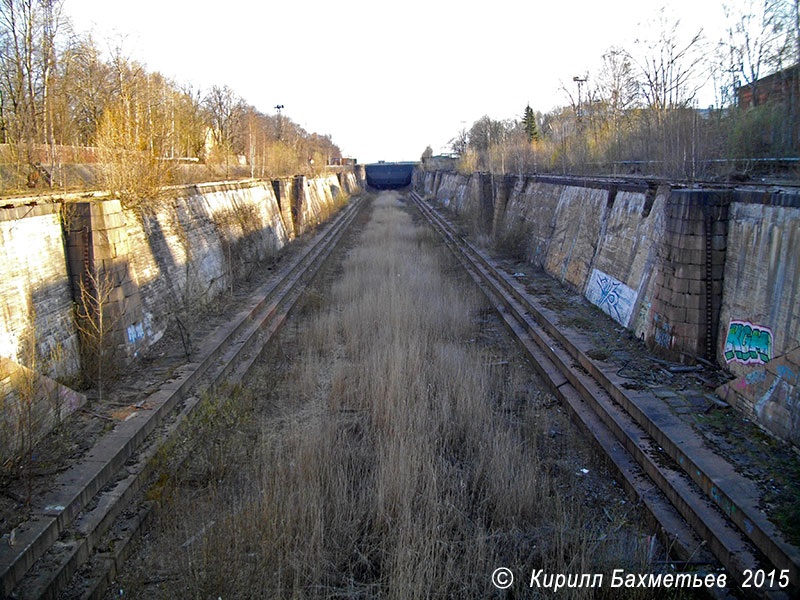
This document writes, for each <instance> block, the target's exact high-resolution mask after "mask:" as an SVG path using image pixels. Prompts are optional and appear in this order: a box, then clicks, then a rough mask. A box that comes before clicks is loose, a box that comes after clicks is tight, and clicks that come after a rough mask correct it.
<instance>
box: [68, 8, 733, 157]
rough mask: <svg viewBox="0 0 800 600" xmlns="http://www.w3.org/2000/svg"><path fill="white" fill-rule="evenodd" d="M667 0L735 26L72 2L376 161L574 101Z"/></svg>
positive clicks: (589, 13)
mask: <svg viewBox="0 0 800 600" xmlns="http://www.w3.org/2000/svg"><path fill="white" fill-rule="evenodd" d="M664 4H669V11H671V13H672V14H674V15H677V16H679V17H680V18H681V19H682V26H683V27H684V28H685V29H686V30H687V32H688V31H690V30H691V31H695V30H697V29H699V28H700V27H704V28H705V30H706V33H707V35H708V36H709V37H710V38H713V39H716V37H717V36H718V35H719V33H720V31H721V30H722V28H723V27H724V26H723V23H722V20H723V11H722V4H721V3H720V2H714V1H708V0H669V1H667V0H605V1H604V2H597V1H588V2H587V1H583V0H571V1H564V0H562V1H553V0H550V1H547V2H532V1H530V0H528V1H527V2H525V1H523V2H520V1H519V0H516V1H513V2H512V1H508V0H495V1H490V0H482V1H481V2H471V1H469V0H460V1H457V2H455V1H454V2H449V1H448V2H443V1H439V0H427V1H420V0H401V1H395V2H391V3H390V2H383V1H380V0H372V1H369V2H368V1H363V0H351V1H347V2H341V1H336V0H330V1H327V2H318V1H311V2H308V1H306V2H304V1H302V0H282V1H280V2H275V1H274V0H269V1H267V2H237V1H236V0H228V1H227V2H220V1H219V0H216V1H214V2H211V1H206V0H193V1H191V2H188V1H187V2H184V1H182V0H136V1H132V0H128V1H119V0H114V1H110V0H66V3H65V10H66V12H67V14H68V15H69V16H70V17H71V18H72V21H73V23H74V25H75V29H76V30H78V31H89V30H93V31H94V34H95V36H96V38H97V40H98V43H99V45H101V46H107V45H108V43H107V42H106V41H105V40H107V39H110V38H113V37H114V36H117V37H119V36H124V38H125V44H124V47H125V48H126V53H127V54H128V55H129V56H131V58H133V59H135V60H138V61H140V62H143V63H145V64H146V65H147V67H148V68H149V69H150V70H153V71H159V72H161V73H163V74H164V75H166V76H168V77H170V78H172V79H175V80H176V81H178V82H182V83H192V84H194V85H195V86H200V87H203V88H208V87H210V86H212V85H214V84H217V85H228V86H230V87H231V88H233V89H234V90H235V91H236V92H237V93H238V94H239V95H241V96H242V97H243V98H244V99H245V100H246V101H247V102H248V103H250V104H253V105H254V106H256V107H257V108H258V109H259V110H261V111H262V112H265V113H274V112H275V111H274V109H273V108H272V107H274V106H275V105H276V104H283V105H284V106H285V109H284V114H286V115H288V116H290V117H291V118H292V119H293V120H295V121H296V122H298V123H300V124H301V125H302V126H303V127H305V128H306V129H307V130H309V131H316V132H318V133H323V134H324V133H328V134H331V136H332V137H333V140H334V142H336V143H337V144H338V145H339V147H340V148H341V149H342V152H343V153H344V154H345V155H346V156H355V157H356V158H358V159H359V161H360V162H373V161H377V160H417V159H418V158H419V156H420V154H421V153H422V151H423V150H424V149H425V146H426V145H428V144H430V145H431V146H432V147H433V149H434V151H435V152H437V153H438V152H439V151H445V150H447V142H448V140H450V139H451V138H452V137H453V136H454V135H455V134H456V132H457V131H458V130H459V129H460V128H461V127H463V126H465V125H466V126H469V125H470V124H471V123H472V122H473V121H475V120H476V119H478V118H479V117H481V116H482V115H484V114H488V115H489V116H490V117H492V118H494V119H506V118H513V117H520V116H521V114H522V111H523V110H524V108H525V105H526V103H528V102H530V104H531V106H532V107H533V108H534V110H541V111H543V112H545V111H547V110H550V109H551V108H553V107H554V106H556V105H564V104H566V103H567V98H566V96H565V94H564V92H563V90H561V85H562V82H563V83H564V84H566V85H568V86H571V89H573V92H574V86H575V84H574V83H573V82H572V78H573V77H574V76H576V75H582V74H584V73H585V72H587V71H589V72H590V76H591V73H592V72H596V71H597V70H598V69H599V64H600V58H601V56H602V54H603V52H604V51H605V50H606V49H607V48H608V47H610V46H612V45H618V46H624V47H626V48H630V49H633V48H634V40H635V39H636V38H637V37H641V36H645V35H647V33H648V32H647V23H648V21H650V20H651V19H652V18H653V17H654V16H655V15H656V14H657V13H658V10H659V9H660V8H661V7H662V6H663V5H664ZM712 102H713V93H711V92H707V93H705V94H704V96H703V97H701V99H700V105H701V106H707V105H709V104H711V103H712Z"/></svg>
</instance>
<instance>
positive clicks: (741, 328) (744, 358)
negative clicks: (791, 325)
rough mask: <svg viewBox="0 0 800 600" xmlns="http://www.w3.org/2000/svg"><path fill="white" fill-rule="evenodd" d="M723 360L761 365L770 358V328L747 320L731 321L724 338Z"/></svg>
mask: <svg viewBox="0 0 800 600" xmlns="http://www.w3.org/2000/svg"><path fill="white" fill-rule="evenodd" d="M724 356H725V362H726V363H729V362H731V361H736V362H740V363H743V364H746V365H749V364H759V365H763V364H766V363H768V362H769V361H770V360H772V330H771V329H770V328H769V327H762V326H761V325H754V324H753V323H750V322H749V321H731V322H730V325H729V326H728V337H727V339H726V340H725V353H724Z"/></svg>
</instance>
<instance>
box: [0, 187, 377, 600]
mask: <svg viewBox="0 0 800 600" xmlns="http://www.w3.org/2000/svg"><path fill="white" fill-rule="evenodd" d="M362 204H363V199H362V198H356V199H354V200H353V201H352V202H351V203H350V204H349V205H348V206H347V207H345V208H344V209H343V210H341V211H340V212H339V214H338V215H336V216H335V217H334V218H333V219H332V220H331V221H330V223H328V224H327V225H325V226H323V227H322V228H321V229H320V231H319V232H318V233H317V234H316V235H315V236H314V237H313V238H312V239H311V240H310V241H309V243H308V246H307V247H306V248H304V249H303V251H302V252H301V253H300V254H298V255H297V256H295V257H294V258H293V259H292V261H291V262H290V263H289V264H287V265H286V267H284V268H283V269H282V270H281V271H280V272H279V273H278V275H277V276H276V277H275V278H274V279H273V280H272V281H270V282H268V283H266V284H265V285H263V286H262V287H261V288H259V289H258V290H257V291H256V292H255V293H254V294H253V295H252V296H251V301H250V303H249V304H248V306H247V307H246V308H244V309H242V310H240V311H239V312H237V313H236V315H234V317H233V318H232V319H231V320H230V321H229V322H228V323H227V324H225V325H222V326H221V327H219V328H218V329H217V330H216V331H214V332H213V333H212V334H211V335H210V336H209V337H208V338H207V339H206V344H205V347H206V349H205V350H204V351H201V352H200V353H199V356H198V358H197V359H196V360H195V361H194V362H190V363H187V364H185V365H183V366H182V367H180V368H179V369H177V370H176V372H175V373H174V374H173V379H172V380H171V381H168V382H166V383H164V384H162V385H161V386H160V388H159V389H158V390H157V391H156V392H154V393H153V394H150V395H149V396H148V397H147V398H146V399H145V400H144V401H143V402H141V403H139V406H141V410H139V411H137V412H136V413H134V414H135V415H136V417H135V418H132V419H130V420H126V421H123V422H121V423H119V424H118V425H117V426H116V427H115V428H114V429H113V430H112V431H110V432H109V433H107V434H106V435H105V436H103V437H102V438H100V440H98V442H97V443H96V444H95V446H94V447H93V448H92V449H91V450H90V451H89V453H88V454H87V455H86V456H84V457H83V458H82V459H81V460H80V461H79V462H78V463H76V464H75V465H73V466H72V467H70V468H69V469H68V470H67V471H65V472H64V473H62V474H61V475H60V476H59V477H58V478H57V479H56V481H55V482H54V485H53V486H52V489H51V491H49V492H46V493H44V494H43V495H42V496H41V497H39V498H36V499H34V501H33V506H34V510H33V517H32V518H31V519H29V520H28V521H26V522H25V523H23V524H21V525H20V526H19V527H17V528H16V543H15V544H14V545H13V546H12V545H8V544H3V545H0V592H2V595H4V596H13V597H15V598H43V597H56V596H57V594H58V592H59V590H60V589H62V588H63V587H64V586H65V585H66V584H67V583H68V582H69V581H70V579H71V578H72V576H73V574H75V573H76V571H77V570H78V568H80V566H81V565H83V564H84V563H85V562H86V561H87V560H89V559H90V558H91V557H92V555H93V553H94V552H95V550H96V548H97V545H98V543H99V542H100V540H101V538H102V536H103V535H104V534H105V532H107V531H108V530H109V529H110V528H111V527H112V526H113V525H114V522H115V521H116V520H117V518H118V517H121V516H124V515H123V512H131V511H130V509H129V507H128V505H129V504H130V502H131V501H132V500H133V499H134V497H135V496H136V494H137V492H138V491H140V490H141V489H142V487H143V486H145V485H146V484H147V478H148V476H149V475H150V474H151V473H152V471H153V468H154V462H155V461H154V458H155V457H156V454H157V453H158V451H159V450H160V449H161V448H162V447H163V446H164V444H165V443H166V442H167V440H168V439H169V438H170V436H171V435H173V434H174V433H175V432H176V431H177V430H178V429H179V428H180V426H181V425H182V423H184V422H185V420H186V418H187V417H188V416H189V415H190V414H191V412H192V410H193V409H194V408H195V407H196V406H197V405H198V404H199V402H200V398H201V396H202V394H203V393H205V392H207V391H210V390H213V389H214V388H216V387H217V386H219V385H220V384H221V383H223V382H226V381H227V382H229V381H240V380H241V379H242V378H243V377H244V375H245V374H246V373H247V371H248V370H249V369H250V367H251V366H252V365H253V363H254V362H255V360H256V359H257V358H258V356H259V355H260V353H261V352H262V350H263V349H264V347H265V345H266V344H267V343H268V342H269V340H270V339H271V337H272V336H273V335H274V333H275V332H277V331H278V329H279V328H280V326H281V325H282V324H283V322H284V321H285V319H286V317H287V316H288V314H289V312H290V310H291V308H292V307H293V306H294V304H295V303H296V301H297V299H298V298H299V297H300V295H301V294H302V291H303V289H304V287H305V283H306V282H307V281H308V280H309V279H310V278H311V277H313V275H314V274H315V273H316V271H317V270H318V269H319V267H320V266H321V265H322V264H323V263H324V261H325V259H326V258H327V257H328V256H329V255H330V253H331V252H332V250H333V249H334V248H335V246H336V244H337V243H338V242H339V240H340V239H341V237H342V235H343V234H344V232H345V231H346V229H347V228H348V226H349V225H350V224H351V223H352V221H353V220H354V219H355V217H356V215H357V214H358V211H359V209H360V208H361V206H362ZM133 512H137V511H133ZM148 513H149V510H146V511H144V513H143V514H145V515H146V514H148ZM134 521H136V520H134ZM142 522H144V519H138V521H136V524H137V528H138V525H141V524H142ZM131 533H134V532H131ZM120 558H121V555H120V553H119V552H118V553H117V556H116V559H117V560H116V561H112V565H111V566H115V567H118V566H119V559H120ZM104 562H105V563H108V561H104ZM107 566H108V565H107ZM102 579H104V580H108V579H109V578H108V577H104V578H102Z"/></svg>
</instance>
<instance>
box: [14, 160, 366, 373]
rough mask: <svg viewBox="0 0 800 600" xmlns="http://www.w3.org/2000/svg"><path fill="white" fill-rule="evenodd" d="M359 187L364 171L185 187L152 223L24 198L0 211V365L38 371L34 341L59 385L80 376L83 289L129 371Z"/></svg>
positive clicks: (83, 201)
mask: <svg viewBox="0 0 800 600" xmlns="http://www.w3.org/2000/svg"><path fill="white" fill-rule="evenodd" d="M298 180H301V184H300V185H298ZM361 183H362V180H361V179H360V178H359V176H358V172H357V171H344V172H340V173H337V174H332V175H325V176H321V177H317V178H308V179H307V178H305V177H303V178H284V179H280V180H275V181H272V182H264V181H261V180H247V181H239V182H223V183H207V184H197V185H189V186H176V187H173V188H170V189H169V190H167V200H166V201H165V202H163V203H161V204H160V207H159V209H158V210H156V211H155V212H154V213H152V214H146V215H140V214H139V213H138V212H135V211H131V210H124V209H123V208H122V207H121V205H120V203H119V201H117V200H114V199H109V198H107V197H104V196H103V195H102V194H86V195H84V196H81V195H75V194H73V195H70V196H64V197H55V196H54V197H48V198H42V197H39V198H36V199H15V200H14V201H13V204H11V203H9V204H6V205H5V207H3V208H0V311H2V320H0V356H4V357H6V358H8V359H10V360H12V361H14V362H16V363H19V364H22V365H28V364H31V353H30V352H29V351H28V350H27V349H26V344H28V340H33V343H34V346H35V349H36V351H37V355H38V357H39V360H38V361H37V369H40V370H41V371H42V372H44V373H46V374H47V375H49V376H52V377H59V378H61V379H64V378H70V377H72V376H75V375H77V374H79V372H80V369H81V364H80V352H79V342H78V335H77V331H76V325H75V318H76V317H75V308H76V306H78V305H80V304H81V290H84V291H90V292H93V294H94V296H95V297H96V296H98V293H97V288H98V287H100V288H103V291H104V292H107V293H103V294H101V295H102V297H103V305H104V314H105V315H106V317H107V322H108V323H110V324H112V325H113V330H114V331H113V334H112V338H113V340H114V345H115V347H116V350H117V351H118V353H119V358H120V361H121V363H124V362H126V361H127V360H129V359H130V358H132V357H134V356H136V355H137V354H138V353H140V352H141V351H142V350H143V349H145V348H147V347H148V346H150V345H152V344H153V343H155V342H156V341H158V339H159V338H160V337H161V336H162V335H163V333H164V331H165V329H166V327H167V326H168V325H169V324H170V322H171V320H174V317H175V316H176V315H179V314H181V312H185V311H187V310H191V309H192V307H195V306H197V305H198V304H202V303H205V302H209V301H211V300H213V298H214V297H215V296H216V295H218V294H219V293H220V292H222V291H223V290H226V289H230V288H231V287H232V286H235V284H236V282H237V281H238V280H239V279H240V278H242V277H245V276H247V275H248V274H249V273H250V272H251V271H252V269H253V268H254V267H255V265H257V264H258V262H259V261H263V260H264V259H267V258H269V257H270V256H272V255H274V254H275V253H276V252H277V251H278V250H280V249H281V248H282V247H283V246H284V245H285V244H286V243H287V242H288V241H289V240H291V239H292V238H294V237H295V236H296V235H300V234H302V233H303V231H305V230H306V229H307V228H308V227H310V226H312V225H315V224H316V223H318V222H319V220H320V219H321V218H323V216H324V215H327V214H330V212H331V211H332V210H333V208H334V203H335V201H336V199H337V198H338V197H339V195H340V194H342V193H347V194H352V193H355V192H357V191H358V190H359V189H360V187H361ZM106 288H107V289H106ZM34 315H35V319H32V318H31V317H32V316H34ZM45 358H46V359H48V360H47V361H44V360H43V359H45Z"/></svg>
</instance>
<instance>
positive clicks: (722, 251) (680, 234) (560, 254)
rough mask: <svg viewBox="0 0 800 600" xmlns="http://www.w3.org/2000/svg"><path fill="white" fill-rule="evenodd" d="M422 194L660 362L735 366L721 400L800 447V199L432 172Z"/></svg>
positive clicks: (418, 177) (419, 178) (420, 186)
mask: <svg viewBox="0 0 800 600" xmlns="http://www.w3.org/2000/svg"><path fill="white" fill-rule="evenodd" d="M487 180H488V185H487ZM414 186H415V189H416V190H417V191H418V192H419V193H420V194H422V195H424V196H426V197H427V198H429V199H431V200H434V201H436V202H438V203H439V204H441V205H443V206H445V207H448V208H450V209H451V210H453V211H455V212H456V213H458V214H459V215H461V216H462V217H466V218H467V222H468V223H469V224H471V225H472V226H473V227H474V229H475V230H476V231H480V232H486V231H490V232H491V234H492V236H493V238H494V240H495V241H496V242H498V243H501V244H504V245H506V246H509V245H511V246H513V248H514V250H515V252H516V253H517V254H518V255H520V256H523V257H524V258H525V259H526V260H527V261H528V262H530V263H532V264H535V265H537V266H539V267H541V268H542V269H544V270H545V271H546V272H547V273H549V274H550V275H551V276H553V277H554V278H556V279H558V280H559V281H561V282H562V283H563V284H564V285H567V286H569V287H570V288H572V289H574V290H576V291H578V292H580V293H581V294H583V295H584V296H585V297H586V298H587V299H588V300H589V301H591V302H593V303H594V304H596V305H597V306H598V307H599V308H601V309H602V310H604V311H605V312H606V313H608V314H609V315H610V316H611V317H612V318H614V319H615V320H616V321H617V322H619V323H620V324H622V325H624V326H625V327H627V328H628V329H630V330H631V331H632V332H634V333H635V335H636V336H637V337H639V338H641V339H642V340H644V341H645V343H646V344H647V345H648V347H649V348H651V349H652V350H653V351H654V352H655V353H657V354H660V355H663V356H665V357H668V358H671V359H673V360H682V361H690V362H691V361H693V360H695V358H696V357H702V358H705V359H707V360H715V361H716V362H717V363H718V364H720V365H721V366H724V367H727V368H728V369H729V370H730V371H731V373H732V374H733V375H734V376H736V377H738V379H737V380H736V381H734V382H732V383H731V384H730V385H727V386H723V387H724V389H722V388H721V389H720V390H719V392H720V394H721V395H722V396H723V397H725V398H726V399H727V400H728V401H729V402H731V403H732V404H734V405H736V406H737V407H738V408H740V409H741V410H743V411H744V412H745V413H747V414H750V415H752V416H753V417H754V419H755V420H756V421H757V422H759V423H760V424H762V425H763V426H765V427H766V428H768V429H770V430H771V431H773V432H774V433H776V434H778V435H779V436H781V437H784V438H786V439H790V440H792V441H793V442H795V443H800V251H798V248H800V196H797V195H794V194H793V193H790V192H773V193H770V192H764V191H758V190H756V191H754V190H735V189H732V188H720V189H716V190H709V189H682V188H677V187H676V188H674V189H673V188H671V187H670V186H667V185H660V186H659V185H656V184H655V183H648V182H646V181H642V182H614V181H605V180H591V179H578V178H565V177H552V176H524V175H523V176H490V175H488V174H473V175H464V174H460V173H457V172H454V171H441V172H439V171H423V170H417V172H416V173H415V178H414ZM487 206H488V207H489V209H488V210H487ZM487 215H488V216H487ZM476 221H477V222H476Z"/></svg>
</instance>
